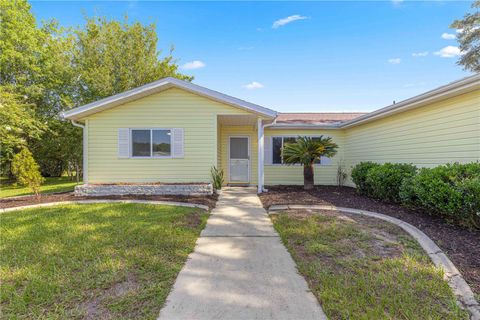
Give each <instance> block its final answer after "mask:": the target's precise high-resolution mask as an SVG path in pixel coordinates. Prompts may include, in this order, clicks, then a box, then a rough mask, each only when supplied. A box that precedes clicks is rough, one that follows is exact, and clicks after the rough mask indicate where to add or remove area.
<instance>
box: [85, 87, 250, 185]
mask: <svg viewBox="0 0 480 320" xmlns="http://www.w3.org/2000/svg"><path fill="white" fill-rule="evenodd" d="M218 114H248V113H247V112H245V111H243V110H240V109H237V108H233V107H231V106H228V105H224V104H221V103H218V102H215V101H212V100H209V99H207V98H203V97H200V96H197V95H194V94H191V93H188V92H186V91H183V90H180V89H169V90H167V91H164V92H162V93H158V94H155V95H151V96H148V97H145V98H142V99H139V100H137V101H134V102H130V103H127V104H125V105H122V106H118V107H116V108H113V109H110V110H107V111H103V112H100V113H97V114H94V115H92V116H90V117H89V118H88V135H89V138H90V139H89V142H88V162H89V168H88V180H89V182H90V183H106V182H208V181H210V168H211V167H212V166H213V165H215V164H216V163H217V159H218V158H217V150H218V149H217V115H218ZM135 127H147V128H149V127H153V128H154V127H157V128H162V127H164V128H184V132H185V145H184V147H185V157H184V158H182V159H158V158H157V159H119V158H118V156H117V139H118V136H117V132H118V128H135Z"/></svg>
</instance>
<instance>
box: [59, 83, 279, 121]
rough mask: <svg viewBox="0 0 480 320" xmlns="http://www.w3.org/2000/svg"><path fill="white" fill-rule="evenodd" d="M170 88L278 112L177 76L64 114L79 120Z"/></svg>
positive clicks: (262, 111)
mask: <svg viewBox="0 0 480 320" xmlns="http://www.w3.org/2000/svg"><path fill="white" fill-rule="evenodd" d="M169 88H179V89H183V90H186V91H188V92H191V93H194V94H197V95H199V96H203V97H206V98H209V99H211V100H214V101H217V102H221V103H224V104H227V105H230V106H233V107H236V108H239V109H243V110H246V111H249V112H252V113H256V114H258V115H261V116H266V117H269V118H275V117H276V116H277V112H276V111H274V110H271V109H268V108H265V107H262V106H259V105H256V104H253V103H250V102H247V101H244V100H241V99H238V98H235V97H232V96H229V95H226V94H223V93H220V92H218V91H214V90H210V89H207V88H205V87H201V86H199V85H196V84H193V83H191V82H188V81H183V80H179V79H176V78H171V77H168V78H163V79H160V80H158V81H155V82H151V83H148V84H145V85H143V86H141V87H138V88H134V89H131V90H128V91H125V92H122V93H119V94H116V95H113V96H110V97H107V98H104V99H101V100H98V101H95V102H92V103H89V104H86V105H83V106H81V107H78V108H75V109H72V110H69V111H66V112H63V113H62V116H63V117H64V118H65V119H70V120H79V119H81V118H84V117H86V116H89V115H92V114H95V113H97V112H100V111H104V110H108V109H111V108H114V107H116V106H119V105H122V104H125V103H127V102H131V101H134V100H138V99H140V98H143V97H146V96H149V95H151V94H154V93H158V92H161V91H164V90H167V89H169Z"/></svg>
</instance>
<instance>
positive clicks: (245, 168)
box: [229, 137, 250, 183]
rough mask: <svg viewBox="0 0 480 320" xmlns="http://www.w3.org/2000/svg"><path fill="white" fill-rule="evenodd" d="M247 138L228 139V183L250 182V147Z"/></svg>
mask: <svg viewBox="0 0 480 320" xmlns="http://www.w3.org/2000/svg"><path fill="white" fill-rule="evenodd" d="M249 144H250V143H249V138H248V137H230V140H229V153H230V154H229V162H230V170H229V172H230V178H229V180H230V182H232V183H235V182H237V183H249V182H250V145H249Z"/></svg>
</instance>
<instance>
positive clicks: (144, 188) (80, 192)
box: [75, 183, 213, 197]
mask: <svg viewBox="0 0 480 320" xmlns="http://www.w3.org/2000/svg"><path fill="white" fill-rule="evenodd" d="M211 194H213V186H212V184H211V183H210V184H207V183H205V184H82V185H78V186H76V187H75V195H76V196H88V197H95V196H99V197H100V196H124V195H162V196H164V195H182V196H205V195H211Z"/></svg>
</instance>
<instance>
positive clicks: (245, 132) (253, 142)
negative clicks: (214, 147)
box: [220, 126, 258, 185]
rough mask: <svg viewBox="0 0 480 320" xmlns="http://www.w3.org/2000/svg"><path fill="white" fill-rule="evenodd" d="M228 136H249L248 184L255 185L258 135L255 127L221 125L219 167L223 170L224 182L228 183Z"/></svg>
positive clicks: (256, 180) (256, 178)
mask: <svg viewBox="0 0 480 320" xmlns="http://www.w3.org/2000/svg"><path fill="white" fill-rule="evenodd" d="M230 136H247V137H249V138H250V184H251V185H256V184H257V182H258V173H257V168H258V140H257V139H258V137H257V128H256V127H253V126H221V128H220V150H221V157H220V158H221V159H220V161H221V168H222V169H223V171H224V172H225V184H228V183H229V181H228V177H229V169H230V166H229V163H228V160H229V154H228V152H229V148H228V142H229V137H230Z"/></svg>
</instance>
